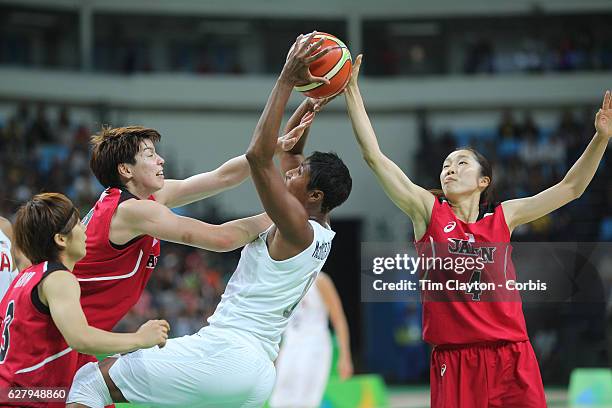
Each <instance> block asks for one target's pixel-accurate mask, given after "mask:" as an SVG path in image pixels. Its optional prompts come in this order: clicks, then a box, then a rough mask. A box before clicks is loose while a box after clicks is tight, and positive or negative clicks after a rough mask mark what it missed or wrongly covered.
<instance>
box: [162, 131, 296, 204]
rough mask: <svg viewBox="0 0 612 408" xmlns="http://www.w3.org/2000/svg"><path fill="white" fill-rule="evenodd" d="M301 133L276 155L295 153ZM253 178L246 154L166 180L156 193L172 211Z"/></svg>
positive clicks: (285, 139) (284, 140)
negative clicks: (200, 170)
mask: <svg viewBox="0 0 612 408" xmlns="http://www.w3.org/2000/svg"><path fill="white" fill-rule="evenodd" d="M298 127H299V126H298ZM302 128H303V126H302ZM299 131H300V129H299V128H298V129H295V130H294V131H293V132H291V134H287V135H284V136H282V137H279V138H278V139H277V142H276V152H277V153H278V152H282V151H284V150H287V149H291V148H292V147H293V146H294V145H295V143H296V142H297V141H298V140H299V136H300V135H299V134H298V132H299ZM288 133H289V132H288ZM250 175H251V171H250V168H249V163H248V161H247V159H246V157H245V155H244V154H243V155H240V156H238V157H234V158H233V159H230V160H228V161H226V162H225V163H223V164H222V165H221V166H219V167H217V168H216V169H215V170H213V171H209V172H206V173H201V174H196V175H195V176H191V177H189V178H186V179H184V180H165V181H164V187H163V188H162V189H161V190H160V191H158V192H157V193H155V200H157V201H158V202H160V203H161V204H164V205H165V206H166V207H169V208H175V207H181V206H183V205H187V204H190V203H193V202H196V201H200V200H202V199H204V198H207V197H211V196H214V195H216V194H219V193H221V192H223V191H226V190H230V189H232V188H234V187H236V186H239V185H240V184H242V182H243V181H244V180H246V179H247V178H248V177H249V176H250Z"/></svg>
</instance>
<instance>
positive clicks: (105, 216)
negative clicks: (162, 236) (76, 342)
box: [74, 187, 160, 331]
mask: <svg viewBox="0 0 612 408" xmlns="http://www.w3.org/2000/svg"><path fill="white" fill-rule="evenodd" d="M129 199H138V198H137V197H136V196H134V195H132V194H131V193H130V192H129V191H127V190H125V189H119V188H115V187H112V188H108V189H106V190H105V191H104V192H103V193H102V195H101V196H100V198H99V199H98V202H97V203H96V204H95V206H94V208H92V209H91V211H90V212H89V213H88V214H87V216H86V217H85V219H84V220H83V223H84V224H85V225H86V227H87V231H86V233H87V255H85V257H84V258H83V259H82V260H81V261H80V262H78V263H77V264H76V265H75V267H74V274H75V275H76V277H77V279H78V280H79V283H80V285H81V305H82V307H83V311H84V312H85V316H87V321H88V322H89V325H90V326H93V327H97V328H98V329H102V330H107V331H110V330H112V329H113V327H114V326H115V325H116V324H117V322H119V320H121V319H122V318H123V317H124V316H125V315H126V314H127V312H128V311H129V310H130V309H131V308H132V306H134V305H135V304H136V302H138V299H139V298H140V295H141V294H142V292H143V290H144V288H145V286H146V284H147V281H148V280H149V277H150V276H151V272H152V271H153V268H154V267H155V265H156V264H157V258H158V257H159V251H160V245H159V240H157V239H156V238H154V237H151V236H149V235H143V236H140V237H136V238H134V239H133V240H131V241H130V242H128V243H126V244H124V245H116V244H114V243H112V242H111V241H110V238H109V232H110V225H111V220H112V218H113V215H114V214H115V211H116V209H117V207H118V206H119V204H121V203H122V202H123V201H125V200H129ZM149 199H150V200H153V199H154V198H153V196H151V197H149Z"/></svg>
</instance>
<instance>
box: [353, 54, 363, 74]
mask: <svg viewBox="0 0 612 408" xmlns="http://www.w3.org/2000/svg"><path fill="white" fill-rule="evenodd" d="M362 60H363V54H359V55H358V56H357V58H355V63H353V71H355V73H356V74H358V73H359V68H360V67H361V61H362Z"/></svg>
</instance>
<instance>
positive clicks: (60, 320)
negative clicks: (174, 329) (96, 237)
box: [0, 193, 170, 407]
mask: <svg viewBox="0 0 612 408" xmlns="http://www.w3.org/2000/svg"><path fill="white" fill-rule="evenodd" d="M15 241H16V242H17V244H18V245H19V247H20V248H22V250H23V252H24V254H25V255H26V256H27V257H28V258H29V259H30V260H31V261H32V264H33V265H32V266H31V267H29V268H26V269H25V270H23V271H21V273H19V274H18V275H17V277H16V278H15V280H14V282H13V284H12V285H11V286H10V287H9V289H8V291H7V293H6V295H5V297H4V298H3V300H2V302H1V303H0V311H1V313H2V316H3V321H2V326H1V330H2V347H1V348H0V388H2V389H3V390H4V391H3V397H5V398H7V397H8V394H6V392H8V389H9V388H24V389H30V390H32V389H35V388H45V389H49V388H51V387H58V388H62V389H63V391H64V395H63V398H65V397H67V394H68V388H69V387H70V384H71V383H72V378H71V376H72V373H74V371H75V368H76V364H77V358H78V355H77V352H80V353H88V354H97V353H126V352H129V351H133V350H136V349H139V348H146V347H151V346H154V345H159V346H162V347H163V345H164V344H165V343H166V339H167V338H168V330H169V329H170V327H169V326H168V323H167V322H166V321H164V320H154V321H148V322H147V323H145V324H143V325H142V326H141V327H140V329H139V330H138V332H136V333H122V334H119V333H109V332H106V331H103V330H99V329H97V328H95V327H92V326H90V325H89V324H88V323H87V318H86V317H85V315H84V314H83V309H82V308H81V305H80V303H79V297H80V288H79V284H78V282H77V280H76V278H75V277H74V275H73V274H72V272H71V271H72V269H73V267H74V264H75V263H76V262H77V261H78V260H79V259H81V258H82V257H83V256H84V255H85V241H86V236H85V227H84V226H83V225H82V224H81V223H80V222H79V214H78V211H77V210H76V208H75V207H74V206H73V204H72V202H71V201H70V200H69V199H68V198H66V197H65V196H64V195H62V194H58V193H44V194H39V195H37V196H35V197H33V198H32V199H31V200H30V201H29V202H27V203H26V204H24V205H23V206H22V207H21V209H20V210H19V211H18V213H17V220H16V222H15ZM0 404H1V405H2V406H19V407H25V406H27V407H48V406H61V407H63V406H65V403H64V402H57V403H49V401H45V400H44V399H42V400H40V401H39V402H31V401H24V400H20V399H18V398H17V399H14V400H12V401H11V400H8V399H7V400H4V401H0Z"/></svg>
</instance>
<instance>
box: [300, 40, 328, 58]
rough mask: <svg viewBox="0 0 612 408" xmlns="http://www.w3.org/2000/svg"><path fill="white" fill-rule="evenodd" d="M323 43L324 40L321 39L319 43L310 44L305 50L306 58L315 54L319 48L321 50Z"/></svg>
mask: <svg viewBox="0 0 612 408" xmlns="http://www.w3.org/2000/svg"><path fill="white" fill-rule="evenodd" d="M323 41H325V39H324V38H321V39H320V40H319V41H317V42H315V43H313V44H311V45H310V46H309V47H308V49H307V50H306V54H305V55H306V56H310V55H313V54H314V53H316V52H317V51H318V50H319V48H321V46H322V45H323Z"/></svg>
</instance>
